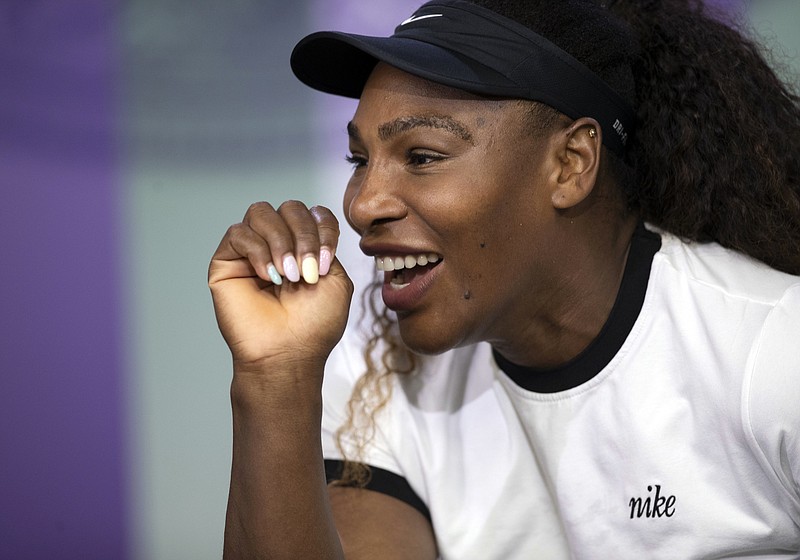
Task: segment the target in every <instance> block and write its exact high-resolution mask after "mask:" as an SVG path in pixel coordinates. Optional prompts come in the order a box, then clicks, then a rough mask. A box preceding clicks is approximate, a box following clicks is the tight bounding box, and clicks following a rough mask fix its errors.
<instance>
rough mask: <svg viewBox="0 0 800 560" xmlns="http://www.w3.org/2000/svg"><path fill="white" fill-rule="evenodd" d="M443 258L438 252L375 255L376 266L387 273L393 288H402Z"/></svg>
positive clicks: (386, 277) (387, 279) (386, 278)
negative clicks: (386, 255)
mask: <svg viewBox="0 0 800 560" xmlns="http://www.w3.org/2000/svg"><path fill="white" fill-rule="evenodd" d="M441 260H442V257H441V256H439V255H437V254H436V253H422V254H418V255H405V256H399V255H398V256H388V257H375V267H376V268H377V269H378V270H379V271H382V272H384V273H385V275H384V278H385V281H388V282H389V283H390V284H391V287H392V288H395V289H402V288H405V287H406V286H408V285H409V284H411V282H413V280H414V279H415V278H417V277H418V276H421V275H424V274H425V273H427V272H428V271H430V270H431V269H432V268H433V267H435V266H436V265H437V264H439V262H441Z"/></svg>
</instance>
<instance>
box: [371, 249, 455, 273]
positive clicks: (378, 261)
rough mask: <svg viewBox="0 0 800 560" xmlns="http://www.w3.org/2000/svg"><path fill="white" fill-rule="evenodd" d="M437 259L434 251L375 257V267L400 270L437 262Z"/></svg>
mask: <svg viewBox="0 0 800 560" xmlns="http://www.w3.org/2000/svg"><path fill="white" fill-rule="evenodd" d="M439 259H440V257H439V255H437V254H436V253H424V254H420V255H406V256H405V257H375V267H376V268H377V269H378V270H381V271H384V270H386V271H392V270H402V269H404V268H406V269H408V268H414V267H415V266H425V265H426V264H428V263H435V262H439Z"/></svg>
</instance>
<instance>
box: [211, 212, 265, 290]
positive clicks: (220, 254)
mask: <svg viewBox="0 0 800 560" xmlns="http://www.w3.org/2000/svg"><path fill="white" fill-rule="evenodd" d="M220 261H227V262H228V263H229V264H228V266H226V268H225V271H226V272H225V275H226V277H228V278H245V277H252V276H258V277H259V278H261V279H262V280H267V281H272V282H273V283H276V284H280V282H274V280H273V279H272V278H271V275H270V274H269V270H268V267H269V264H270V261H271V255H270V251H269V246H268V245H267V242H266V240H265V239H264V238H263V237H262V236H260V235H258V234H257V233H256V232H254V231H253V230H252V229H251V228H250V227H249V226H248V225H246V224H244V223H239V224H234V225H232V226H231V227H229V228H228V231H227V232H226V233H225V236H224V237H223V238H222V241H221V242H220V244H219V247H217V250H216V251H215V252H214V256H213V257H212V259H211V264H212V267H213V268H214V269H215V270H218V269H219V267H218V266H214V263H219V262H220ZM279 278H280V277H279Z"/></svg>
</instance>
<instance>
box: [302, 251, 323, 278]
mask: <svg viewBox="0 0 800 560" xmlns="http://www.w3.org/2000/svg"><path fill="white" fill-rule="evenodd" d="M303 278H304V279H305V281H306V282H308V283H309V284H316V283H317V282H319V267H318V266H317V259H315V258H314V257H306V258H304V259H303Z"/></svg>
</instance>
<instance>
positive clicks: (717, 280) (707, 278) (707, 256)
mask: <svg viewBox="0 0 800 560" xmlns="http://www.w3.org/2000/svg"><path fill="white" fill-rule="evenodd" d="M648 227H651V226H648ZM652 229H653V230H655V231H656V232H657V233H659V235H661V239H662V243H661V250H660V251H659V252H658V253H657V254H656V257H655V259H654V263H653V264H654V268H656V267H659V268H660V269H662V270H668V271H669V273H670V275H671V278H672V279H673V281H674V280H676V279H677V280H679V281H681V282H683V283H686V284H689V285H694V286H697V287H704V288H707V289H710V290H714V291H716V292H719V293H721V294H724V295H725V296H726V297H728V298H735V299H739V300H747V301H749V302H752V303H755V304H763V305H766V306H775V305H778V304H779V303H780V302H781V301H782V300H783V299H784V297H785V296H786V295H787V294H788V293H789V292H791V291H792V290H797V289H798V288H799V287H800V277H798V276H792V275H790V274H786V273H783V272H780V271H777V270H775V269H773V268H770V267H769V266H767V265H766V264H764V263H762V262H759V261H757V260H755V259H753V258H751V257H748V256H747V255H743V254H742V253H739V252H737V251H733V250H731V249H726V248H724V247H722V246H720V245H719V244H717V243H700V242H689V241H684V240H682V239H680V238H678V237H676V236H674V235H672V234H670V233H667V232H663V231H659V230H657V229H656V228H652Z"/></svg>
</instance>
